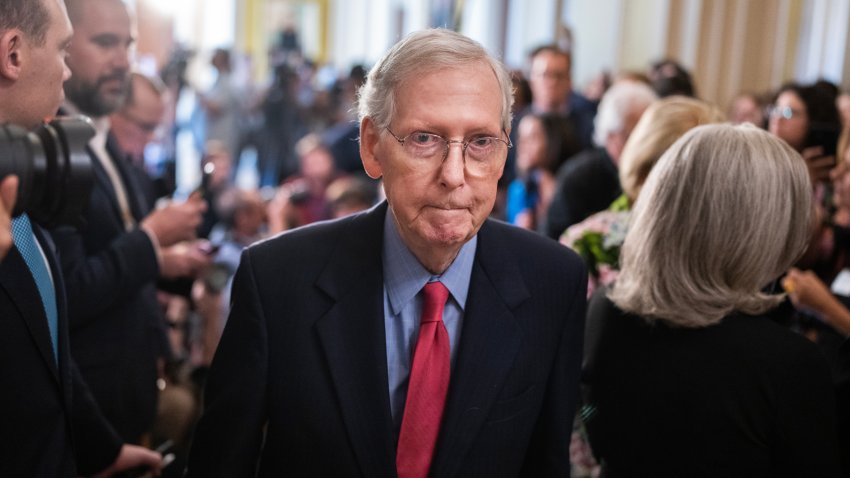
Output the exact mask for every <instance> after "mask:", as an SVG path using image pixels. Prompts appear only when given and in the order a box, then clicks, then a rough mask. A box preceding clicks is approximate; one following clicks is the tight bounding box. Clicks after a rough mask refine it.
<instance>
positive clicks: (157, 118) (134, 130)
mask: <svg viewBox="0 0 850 478" xmlns="http://www.w3.org/2000/svg"><path fill="white" fill-rule="evenodd" d="M133 96H134V98H133V101H132V102H130V104H128V105H126V106H124V107H123V108H121V109H120V110H118V111H116V112H115V113H113V114H112V116H110V119H111V130H112V133H113V134H114V135H115V139H116V140H117V141H118V145H119V146H120V147H121V149H122V150H123V151H124V152H125V153H127V154H129V155H131V156H133V157H135V158H141V157H143V156H144V153H145V146H147V144H148V143H149V142H150V141H151V140H152V139H153V137H154V135H155V133H156V130H157V128H158V127H159V125H160V123H161V122H162V118H163V115H165V103H164V102H163V100H162V98H161V97H160V96H159V95H158V94H157V93H156V91H154V90H153V89H152V88H151V87H150V86H149V85H147V84H145V83H144V82H143V81H141V80H138V81H136V83H135V84H134V85H133Z"/></svg>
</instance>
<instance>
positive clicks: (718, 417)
mask: <svg viewBox="0 0 850 478" xmlns="http://www.w3.org/2000/svg"><path fill="white" fill-rule="evenodd" d="M605 293H606V290H605V289H600V290H598V291H597V292H596V293H595V294H594V296H593V298H592V299H591V301H590V306H589V309H588V314H587V335H586V337H585V342H586V346H587V348H586V352H585V362H584V372H583V377H582V380H583V385H584V386H583V389H584V393H585V402H586V404H587V405H586V407H585V408H584V409H583V413H582V417H583V418H584V419H585V425H586V427H587V431H588V434H589V437H590V444H591V446H592V447H593V452H594V453H595V454H596V455H597V457H598V458H599V459H600V463H602V476H603V477H607V478H616V477H623V476H627V477H632V476H652V477H662V478H663V477H694V478H699V477H705V478H709V477H711V478H713V477H721V476H722V477H724V478H735V477H740V478H754V477H770V478H782V477H785V478H792V477H800V476H807V477H837V476H838V475H839V471H838V470H839V463H838V456H839V455H838V450H837V446H836V441H837V437H836V431H835V423H836V418H835V398H834V392H833V389H832V382H831V379H830V374H829V367H828V365H827V362H826V360H825V359H824V357H823V355H822V354H821V353H820V351H819V350H818V349H817V347H816V346H815V344H813V343H811V342H809V341H808V340H806V339H805V338H803V337H802V336H799V335H797V334H794V333H793V332H791V331H789V330H788V329H787V328H785V327H782V326H780V325H778V324H775V323H773V322H772V321H771V320H769V319H768V318H766V317H764V316H749V315H744V314H740V313H733V314H731V315H729V316H728V317H726V318H724V319H723V320H722V321H721V322H719V323H717V324H714V325H712V326H709V327H701V328H682V327H671V326H669V325H667V324H665V323H663V322H661V321H656V322H655V323H653V324H649V323H648V322H647V321H646V320H644V319H642V318H640V317H638V316H635V315H633V314H627V313H624V312H623V311H621V310H620V309H619V308H617V306H616V305H614V304H613V303H612V302H611V301H610V299H608V298H607V297H606V296H605ZM847 451H848V450H846V449H844V450H842V453H844V454H846V453H847Z"/></svg>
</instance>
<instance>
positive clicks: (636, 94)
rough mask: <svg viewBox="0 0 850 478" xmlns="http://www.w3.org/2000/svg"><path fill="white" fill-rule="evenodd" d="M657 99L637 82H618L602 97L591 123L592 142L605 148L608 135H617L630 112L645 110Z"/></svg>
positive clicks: (647, 88) (649, 90)
mask: <svg viewBox="0 0 850 478" xmlns="http://www.w3.org/2000/svg"><path fill="white" fill-rule="evenodd" d="M656 99H658V96H657V95H656V94H655V91H653V89H652V88H650V87H649V85H647V84H646V83H641V82H639V81H630V80H625V81H618V82H617V83H614V85H613V86H611V88H609V89H608V91H606V92H605V94H604V95H602V100H601V101H600V102H599V110H598V111H597V113H596V119H595V120H594V121H593V142H594V143H596V145H597V146H600V147H603V148H604V147H605V143H606V142H607V141H608V135H610V134H613V133H619V132H620V131H622V130H623V128H624V127H625V122H626V119H627V118H628V117H629V115H631V114H632V112H635V111H643V110H645V109H646V108H647V107H648V106H649V105H650V104H651V103H652V102H653V101H655V100H656Z"/></svg>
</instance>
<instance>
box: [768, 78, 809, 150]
mask: <svg viewBox="0 0 850 478" xmlns="http://www.w3.org/2000/svg"><path fill="white" fill-rule="evenodd" d="M769 128H770V132H771V133H773V134H774V135H776V136H778V137H780V138H782V139H784V140H785V142H786V143H788V145H789V146H791V147H792V148H794V149H795V150H797V151H802V150H803V146H804V145H805V142H806V133H807V132H808V130H809V117H808V114H807V113H806V105H805V104H804V103H803V100H801V99H800V97H799V96H797V94H796V93H794V92H793V91H786V92H784V93H782V94H781V95H779V97H778V98H776V103H775V104H774V108H773V109H772V111H771V114H770V123H769Z"/></svg>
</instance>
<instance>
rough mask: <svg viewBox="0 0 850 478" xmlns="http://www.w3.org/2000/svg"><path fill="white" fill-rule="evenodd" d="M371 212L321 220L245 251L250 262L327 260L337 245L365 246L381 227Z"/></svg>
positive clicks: (380, 223)
mask: <svg viewBox="0 0 850 478" xmlns="http://www.w3.org/2000/svg"><path fill="white" fill-rule="evenodd" d="M375 214H380V213H379V212H376V211H374V210H370V211H366V212H362V213H358V214H354V215H351V216H347V217H344V218H341V219H332V220H328V221H320V222H316V223H313V224H309V225H306V226H302V227H298V228H295V229H292V230H289V231H284V232H281V233H279V234H277V235H275V236H272V237H270V238H268V239H264V240H261V241H259V242H256V243H254V244H253V245H251V246H249V247H248V248H247V249H246V253H247V254H249V255H251V258H252V260H253V261H255V262H256V261H272V262H274V263H277V262H278V261H279V260H280V258H287V259H305V260H309V259H311V258H316V259H318V258H322V257H328V255H329V254H330V253H331V252H332V251H333V250H334V249H335V248H337V247H339V246H340V245H342V246H346V245H347V246H356V245H358V244H363V243H368V242H369V241H371V240H373V237H374V236H375V235H377V236H378V237H380V228H381V225H382V224H383V223H382V222H380V221H378V220H377V219H379V218H378V217H376V216H375Z"/></svg>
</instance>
